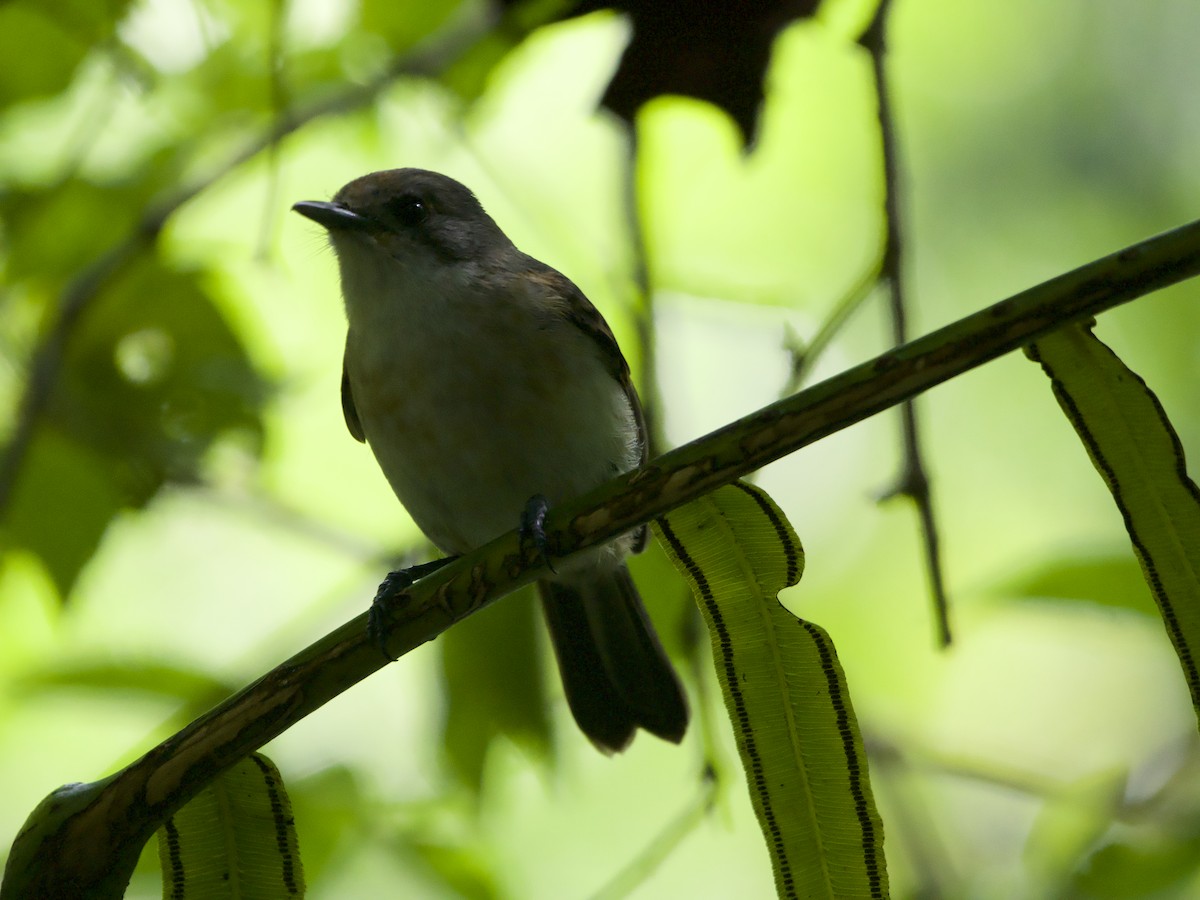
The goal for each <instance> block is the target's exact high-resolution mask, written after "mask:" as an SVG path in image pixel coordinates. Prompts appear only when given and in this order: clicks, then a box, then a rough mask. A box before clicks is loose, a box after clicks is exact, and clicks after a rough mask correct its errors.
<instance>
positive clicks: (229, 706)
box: [0, 221, 1200, 900]
mask: <svg viewBox="0 0 1200 900" xmlns="http://www.w3.org/2000/svg"><path fill="white" fill-rule="evenodd" d="M1198 274H1200V221H1197V222H1193V223H1191V224H1190V225H1186V226H1184V227H1182V228H1179V229H1176V230H1175V231H1171V232H1168V233H1166V234H1163V235H1160V236H1158V237H1156V238H1152V239H1150V240H1148V241H1144V242H1142V243H1141V244H1137V245H1135V246H1133V247H1129V248H1126V249H1125V250H1122V251H1120V252H1118V253H1114V254H1112V255H1110V256H1107V257H1105V258H1103V259H1100V260H1097V261H1095V262H1093V263H1090V264H1088V265H1086V266H1083V267H1082V268H1079V269H1076V270H1075V271H1073V272H1068V273H1066V274H1064V275H1060V276H1058V277H1057V278H1054V279H1052V280H1051V281H1048V282H1045V283H1044V284H1041V285H1038V286H1037V287H1034V288H1031V289H1029V290H1027V291H1023V292H1022V293H1020V294H1017V295H1015V296H1013V297H1010V298H1009V299H1007V300H1004V301H1002V302H1001V303H998V304H996V305H995V306H992V307H989V308H988V309H984V310H982V311H980V312H977V313H975V314H974V315H971V316H968V317H967V318H965V319H961V320H959V321H958V322H955V323H954V324H952V325H949V326H947V327H945V328H942V329H940V330H939V331H936V332H934V333H933V334H930V335H926V336H925V337H923V338H920V339H918V340H916V341H913V342H912V343H910V344H906V345H905V346H903V347H898V348H896V349H893V350H890V351H888V352H887V353H884V354H882V355H881V356H878V357H876V358H875V359H873V360H870V361H868V362H865V363H863V364H861V365H858V366H855V367H854V368H852V369H849V370H847V371H845V372H843V373H842V374H840V375H837V376H835V377H834V378H830V379H828V380H826V381H824V382H821V383H820V384H817V385H814V386H813V387H811V388H809V389H807V390H805V391H803V392H801V393H799V394H795V395H793V396H791V397H787V398H784V399H783V400H779V401H777V402H775V403H773V404H771V405H770V406H767V407H764V408H763V409H761V410H759V411H757V412H755V413H752V414H750V415H748V416H746V417H744V418H742V419H739V420H737V421H736V422H731V423H730V424H728V425H726V426H725V427H723V428H721V429H719V430H717V431H715V432H713V433H712V434H709V435H707V436H705V437H704V438H701V439H700V440H697V441H694V442H692V443H690V444H687V445H685V446H683V447H680V448H679V449H677V450H673V451H671V452H670V453H668V454H666V455H665V456H663V457H660V458H659V459H657V460H655V461H654V462H653V463H652V464H650V465H648V466H645V467H643V468H641V469H638V470H636V471H634V472H630V473H627V474H625V475H622V476H619V477H618V478H615V479H613V480H612V481H610V482H609V483H608V484H606V485H604V486H603V487H601V488H599V489H598V490H596V491H593V492H592V493H590V494H588V495H587V496H585V497H582V498H580V499H578V500H575V501H573V502H569V503H564V504H562V505H561V506H560V507H557V508H556V509H554V510H552V511H551V513H550V516H549V517H548V519H547V522H546V534H547V541H548V543H549V545H550V547H551V550H552V553H551V555H552V556H555V557H561V556H565V555H568V554H570V553H574V552H576V551H578V550H582V549H584V548H586V547H592V546H595V545H597V544H600V543H603V542H605V541H608V540H611V539H613V538H615V537H617V536H618V535H620V534H624V533H626V532H628V531H631V530H633V529H634V528H636V527H638V526H640V525H641V524H643V523H645V522H647V521H649V520H650V519H653V518H656V517H658V516H661V515H664V514H665V513H667V512H669V511H670V510H672V509H674V508H676V507H678V506H681V505H682V504H684V503H687V502H688V501H690V500H694V499H696V498H698V497H701V496H703V495H705V494H707V493H709V492H710V491H713V490H715V489H716V488H718V487H720V486H721V485H723V484H728V483H729V482H731V481H733V480H734V479H736V478H739V477H741V476H743V475H746V474H748V473H749V472H752V471H754V470H755V469H759V468H761V467H762V466H764V465H766V464H767V463H770V462H773V461H774V460H777V459H779V458H780V457H782V456H785V455H787V454H789V453H792V452H794V451H796V450H798V449H800V448H801V447H804V446H807V445H808V444H811V443H813V442H815V441H817V440H819V439H821V438H823V437H827V436H828V435H830V434H833V433H835V432H837V431H840V430H841V429H843V428H846V427H848V426H850V425H853V424H855V423H857V422H861V421H862V420H863V419H866V418H868V417H869V416H872V415H875V414H876V413H878V412H881V411H883V410H885V409H889V408H891V407H892V406H895V405H896V404H898V403H902V402H904V401H905V400H908V399H910V398H911V397H914V396H916V395H917V394H919V393H921V392H922V391H925V390H928V389H929V388H931V387H933V386H935V385H938V384H941V383H942V382H944V381H947V380H948V379H950V378H953V377H955V376H957V375H961V374H962V373H963V372H966V371H968V370H969V369H972V368H974V367H976V366H978V365H981V364H983V363H985V362H988V361H989V360H992V359H995V358H996V357H998V356H1000V355H1001V354H1004V353H1007V352H1009V351H1011V350H1015V349H1017V348H1018V347H1022V346H1024V345H1026V344H1028V343H1030V342H1032V341H1034V340H1037V339H1038V338H1039V337H1041V336H1042V335H1044V334H1047V333H1048V332H1050V331H1053V330H1054V329H1056V328H1059V327H1061V326H1063V325H1065V324H1067V323H1070V322H1076V321H1079V320H1081V319H1084V318H1087V317H1089V316H1094V315H1096V314H1098V313H1100V312H1102V311H1104V310H1106V309H1111V308H1112V307H1114V306H1117V305H1119V304H1121V303H1124V302H1126V301H1129V300H1132V299H1134V298H1135V297H1139V296H1142V295H1143V294H1147V293H1149V292H1151V291H1154V290H1158V289H1159V288H1163V287H1166V286H1168V285H1171V284H1175V283H1177V282H1179V281H1183V280H1184V279H1186V278H1191V277H1194V276H1196V275H1198ZM524 543H525V544H526V545H528V543H529V542H524ZM547 565H548V563H547V559H546V556H545V555H544V554H543V553H542V552H541V551H540V550H537V549H534V548H532V547H529V546H524V547H523V546H522V541H521V540H520V537H519V535H518V534H517V532H516V531H513V532H510V533H508V534H506V535H503V536H502V537H500V538H497V539H496V540H495V541H493V542H492V543H490V544H488V545H487V546H485V547H482V548H480V549H479V550H476V551H474V552H472V553H470V554H467V555H466V556H463V557H460V558H459V559H457V560H455V561H454V562H453V563H451V564H449V565H447V566H445V567H444V568H442V569H440V570H439V571H438V572H437V573H435V574H433V575H430V576H429V577H427V578H423V579H421V580H420V581H418V582H417V583H416V584H414V585H413V586H412V588H411V589H410V591H409V593H408V597H407V602H406V603H404V604H402V605H401V606H400V607H399V608H397V609H396V610H394V612H392V613H391V621H390V622H388V623H387V641H386V644H387V647H386V649H387V652H388V653H389V654H390V655H391V656H393V657H399V656H401V655H403V654H404V653H407V652H408V651H409V650H411V649H413V648H414V647H417V646H419V645H421V644H423V643H425V642H426V641H429V640H432V639H433V638H434V637H436V636H437V635H438V634H440V633H441V632H443V631H444V630H445V629H446V628H448V627H450V626H451V625H453V624H454V623H455V622H458V621H460V620H462V619H464V618H466V617H467V616H469V615H471V614H472V613H473V612H475V611H477V610H479V609H481V608H483V607H484V606H486V605H488V604H489V603H492V602H494V601H495V600H496V599H498V598H499V597H501V596H504V595H505V594H508V593H511V592H512V591H514V590H516V589H517V588H518V587H522V586H524V585H525V584H529V583H531V582H532V581H534V580H536V579H537V578H538V577H540V576H542V575H544V574H545V573H546V571H547ZM367 615H368V614H367V613H365V612H364V613H362V614H361V615H359V616H357V617H355V618H354V619H352V620H351V621H349V622H347V623H346V624H344V625H343V626H341V627H340V628H338V629H337V630H336V631H334V632H332V633H331V634H329V635H326V636H325V637H324V638H322V639H320V640H319V641H317V642H316V643H315V644H313V645H312V646H310V647H308V648H307V649H305V650H302V651H301V652H300V653H298V654H296V655H295V656H293V657H292V658H291V659H289V660H287V661H286V662H284V663H283V664H282V665H280V666H278V667H276V668H275V669H273V670H272V671H270V672H268V673H267V674H265V675H263V676H262V677H261V678H260V679H258V680H257V681H255V682H254V683H253V684H251V685H249V686H248V687H246V688H244V689H243V690H242V691H239V692H238V693H237V694H235V695H234V696H233V697H231V698H230V699H229V700H227V701H225V702H224V703H222V704H220V705H219V706H217V707H216V708H214V709H213V710H211V711H210V712H208V713H206V714H205V715H203V716H201V717H200V718H199V719H197V720H196V721H194V722H192V723H191V724H190V725H188V726H187V727H186V728H184V729H183V730H182V731H180V732H179V733H178V734H176V735H174V736H173V737H171V738H168V739H167V740H166V741H164V742H163V743H161V744H160V745H159V746H157V747H156V748H154V749H153V750H151V751H149V752H148V753H147V754H146V755H145V756H143V757H142V758H141V759H139V760H137V761H136V762H134V763H132V764H131V765H130V766H128V767H127V768H125V769H123V770H122V771H121V772H119V773H117V774H115V775H113V776H111V777H109V778H107V779H104V780H103V781H101V782H96V783H93V784H88V785H70V786H67V787H64V788H62V789H60V790H59V791H56V792H55V793H54V794H52V795H51V796H50V797H49V798H47V799H46V800H45V801H43V802H42V804H40V805H39V807H38V809H37V810H35V811H34V813H33V814H32V815H31V816H30V818H29V821H28V822H27V824H26V826H25V827H24V828H23V829H22V830H21V833H20V834H19V835H18V836H17V839H16V841H15V842H14V843H13V848H12V852H11V854H10V855H9V860H8V866H7V869H6V871H5V877H4V882H3V885H0V900H7V898H9V897H22V898H28V897H59V896H88V897H94V898H98V900H103V898H108V897H119V896H121V894H122V892H123V891H124V889H125V886H126V885H127V884H128V881H129V877H130V875H131V873H132V871H133V867H134V865H135V864H136V862H137V859H138V855H139V852H140V850H141V848H142V846H143V845H144V844H145V842H146V841H147V840H148V839H149V838H150V836H151V835H152V834H153V833H154V831H155V829H157V828H158V827H159V826H160V825H161V823H162V822H163V821H164V820H165V819H166V817H167V816H170V815H171V814H173V813H174V812H175V811H176V810H177V809H179V808H180V807H181V806H183V804H185V803H186V802H187V801H188V800H190V799H191V798H192V797H193V796H195V795H196V793H197V792H198V791H199V790H200V789H201V788H203V787H204V785H206V784H207V783H209V782H210V781H211V780H212V779H213V778H214V777H216V776H217V775H218V774H219V773H220V772H222V771H224V770H225V769H226V768H228V767H229V766H231V765H233V764H234V763H235V762H237V761H238V760H239V759H242V758H243V757H245V756H246V755H247V754H248V753H251V752H252V751H254V750H256V749H258V748H259V747H261V746H262V745H263V744H265V743H266V742H267V741H269V740H271V739H272V738H274V737H277V736H278V735H280V734H282V733H283V732H284V731H286V730H287V729H288V728H290V727H291V726H292V725H294V724H295V723H296V722H298V721H300V720H301V719H302V718H304V717H305V716H307V715H309V714H310V713H312V712H313V711H314V710H317V709H319V708H320V707H321V706H323V705H325V704H326V703H327V702H329V701H330V700H332V699H333V698H334V697H336V696H338V695H339V694H341V693H343V692H344V691H346V690H347V689H349V688H350V687H351V686H352V685H354V684H357V683H358V682H359V681H361V680H363V679H364V678H366V677H367V676H368V675H370V674H372V673H374V672H376V671H377V670H379V669H381V668H382V667H383V666H384V665H385V658H384V656H383V654H382V653H381V652H380V648H379V646H378V644H377V643H376V641H375V640H374V638H373V637H368V634H367Z"/></svg>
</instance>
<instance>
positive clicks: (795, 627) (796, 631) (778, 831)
mask: <svg viewBox="0 0 1200 900" xmlns="http://www.w3.org/2000/svg"><path fill="white" fill-rule="evenodd" d="M655 531H656V534H657V535H658V537H659V539H660V540H661V541H662V542H663V543H664V545H665V546H666V548H667V552H668V553H669V554H670V555H671V556H672V557H673V558H674V559H675V563H676V565H677V566H678V567H679V570H680V572H681V573H682V574H683V575H684V577H686V578H687V580H688V582H689V583H690V584H691V586H692V591H693V593H694V594H695V596H696V601H697V603H698V604H699V605H700V608H701V611H702V612H703V613H704V618H705V621H706V623H707V624H708V629H709V635H710V637H711V640H712V649H713V658H714V664H715V665H716V671H717V678H718V680H719V681H720V682H721V689H722V692H723V693H724V695H725V706H726V708H727V710H728V712H729V718H730V721H731V723H732V724H733V729H734V734H735V737H736V738H737V744H738V751H739V753H740V754H741V758H742V765H743V767H744V769H745V771H746V781H747V785H748V787H749V789H750V798H751V801H752V802H753V804H754V809H755V812H756V813H757V814H758V821H759V825H760V827H761V828H762V832H763V837H764V838H765V839H766V843H767V850H768V852H769V853H770V856H771V863H772V866H773V867H774V870H775V886H776V889H777V890H778V892H779V896H780V897H789V898H790V897H828V898H839V900H841V898H854V897H886V896H887V892H888V880H887V870H886V867H885V863H884V857H883V825H882V822H881V821H880V818H879V814H878V813H877V812H876V810H875V803H874V800H873V799H872V796H871V786H870V778H869V774H868V771H867V757H866V752H865V750H864V748H863V743H862V737H861V736H860V734H859V731H858V724H857V721H856V720H855V717H854V710H853V707H852V706H851V703H850V694H849V691H848V688H847V686H846V679H845V675H844V674H843V672H842V668H841V665H840V664H839V663H838V658H837V652H836V651H835V650H834V647H833V642H832V641H830V639H829V635H828V634H826V633H825V631H824V629H822V628H821V627H820V626H818V625H814V624H813V623H811V622H807V621H805V620H803V619H798V618H796V616H794V615H792V614H791V613H790V612H788V611H787V610H786V609H784V607H783V606H782V605H780V603H779V597H778V594H779V591H781V590H782V589H783V588H785V587H788V586H790V585H793V584H796V583H797V582H798V581H799V580H800V574H801V572H802V571H803V568H804V551H803V550H802V548H801V546H800V541H799V539H798V538H797V537H796V534H795V532H794V531H793V530H792V528H791V526H790V525H789V524H788V522H787V519H786V518H785V517H784V515H783V512H782V511H781V510H780V509H779V507H778V506H776V505H775V503H774V502H773V501H772V500H771V498H770V497H768V496H767V494H766V492H765V491H762V490H761V489H759V488H756V487H753V486H751V485H748V484H746V483H744V482H737V483H735V484H733V485H729V486H726V487H723V488H721V489H719V490H717V491H714V492H713V493H712V494H710V495H708V496H707V497H705V498H703V499H701V500H697V501H695V502H693V503H689V504H688V505H687V506H684V507H682V508H680V509H677V510H675V511H674V512H672V513H671V514H669V515H668V516H666V517H665V518H664V519H662V520H660V521H659V522H657V523H655Z"/></svg>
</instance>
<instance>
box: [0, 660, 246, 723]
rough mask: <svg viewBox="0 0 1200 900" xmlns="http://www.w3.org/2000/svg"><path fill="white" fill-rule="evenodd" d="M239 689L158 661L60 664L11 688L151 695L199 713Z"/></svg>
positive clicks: (189, 669) (29, 674) (17, 682)
mask: <svg viewBox="0 0 1200 900" xmlns="http://www.w3.org/2000/svg"><path fill="white" fill-rule="evenodd" d="M238 687H240V685H236V684H231V683H229V682H225V681H221V680H220V679H217V678H213V677H212V676H211V675H208V674H207V673H205V672H201V671H200V670H199V669H196V668H183V667H181V666H177V665H172V664H170V663H166V662H161V661H159V660H148V659H140V660H139V659H132V658H128V657H126V658H123V659H121V660H109V659H96V660H76V659H68V660H63V661H62V662H59V663H57V664H55V665H52V666H46V667H45V668H42V669H37V670H34V671H32V672H30V673H28V674H26V675H25V676H23V677H22V678H20V679H18V680H17V681H15V682H14V684H13V689H14V690H15V691H17V692H19V693H39V692H47V691H55V690H76V689H81V690H87V691H106V692H110V693H112V692H117V691H121V692H128V693H134V692H136V693H142V694H152V695H154V696H159V697H166V698H168V699H171V700H181V701H184V702H186V703H190V704H193V705H196V704H200V705H201V708H200V710H199V711H201V712H202V711H203V710H205V709H208V708H209V707H211V706H212V705H213V704H214V703H216V702H217V701H219V700H222V699H224V698H225V697H228V696H229V695H230V694H232V693H233V692H234V691H236V690H237V689H238Z"/></svg>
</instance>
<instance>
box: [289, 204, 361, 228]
mask: <svg viewBox="0 0 1200 900" xmlns="http://www.w3.org/2000/svg"><path fill="white" fill-rule="evenodd" d="M292 209H294V210H295V211H296V212H298V213H300V215H302V216H304V217H305V218H308V219H312V220H313V221H314V222H316V223H317V224H318V225H324V226H325V227H326V228H328V229H329V230H330V231H368V230H371V229H373V228H374V227H375V224H374V223H373V222H372V221H371V220H370V219H368V218H365V217H364V216H360V215H359V214H358V213H356V212H353V211H352V210H350V209H347V208H346V207H345V206H342V205H341V204H340V203H323V202H322V201H320V200H301V201H300V202H299V203H296V204H294V205H293V206H292Z"/></svg>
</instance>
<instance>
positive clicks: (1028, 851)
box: [1024, 767, 1129, 884]
mask: <svg viewBox="0 0 1200 900" xmlns="http://www.w3.org/2000/svg"><path fill="white" fill-rule="evenodd" d="M1128 776H1129V773H1128V771H1127V770H1125V769H1124V768H1119V767H1118V768H1108V769H1103V770H1101V771H1098V772H1094V773H1091V774H1089V775H1087V776H1085V777H1083V778H1080V779H1078V780H1076V781H1074V782H1073V783H1070V784H1065V785H1063V786H1062V787H1061V788H1058V789H1056V790H1055V791H1054V793H1053V794H1051V795H1050V796H1049V797H1047V799H1046V802H1045V804H1044V805H1043V806H1042V808H1041V810H1040V811H1039V812H1038V816H1037V819H1036V820H1035V821H1034V823H1033V827H1032V828H1031V829H1030V831H1029V837H1028V839H1027V840H1026V841H1025V853H1024V858H1025V863H1026V865H1027V866H1028V868H1029V871H1030V872H1031V873H1032V874H1034V875H1035V876H1036V877H1037V878H1038V879H1039V880H1043V881H1045V882H1046V883H1047V884H1053V883H1054V881H1055V879H1056V878H1059V877H1061V876H1060V873H1061V872H1062V871H1063V869H1064V862H1067V863H1071V862H1074V861H1075V860H1078V859H1079V858H1080V857H1081V856H1082V854H1083V852H1084V851H1086V850H1088V849H1089V848H1091V847H1095V846H1096V845H1097V843H1098V842H1099V841H1100V839H1101V838H1102V837H1103V836H1104V834H1105V832H1107V831H1108V829H1109V828H1110V827H1111V826H1112V824H1113V818H1114V816H1115V815H1116V813H1117V811H1118V810H1119V809H1120V808H1121V805H1122V802H1123V800H1124V797H1125V792H1126V787H1127V784H1128Z"/></svg>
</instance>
